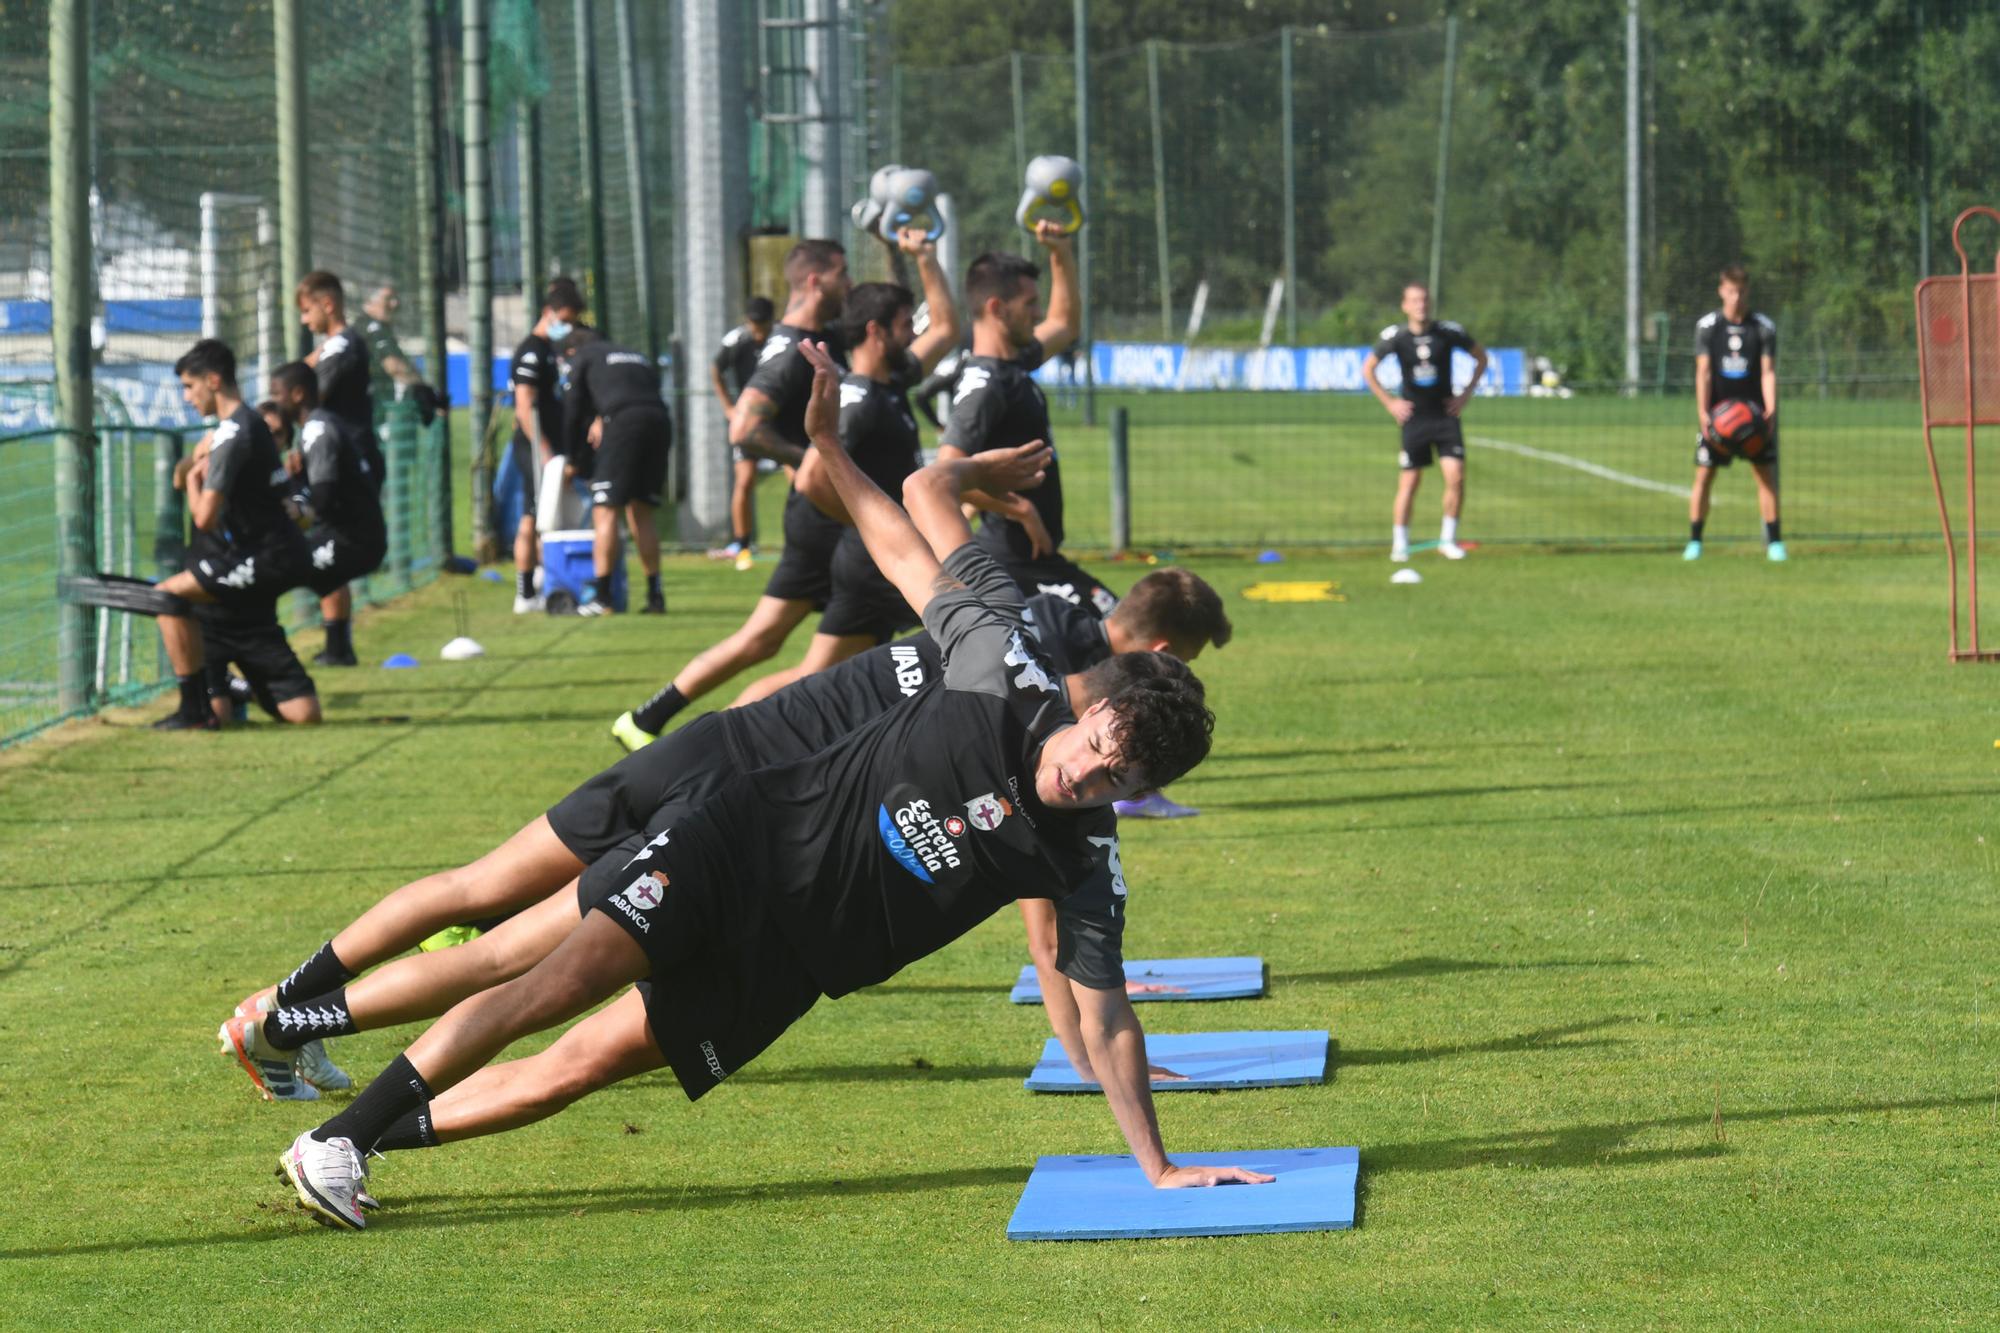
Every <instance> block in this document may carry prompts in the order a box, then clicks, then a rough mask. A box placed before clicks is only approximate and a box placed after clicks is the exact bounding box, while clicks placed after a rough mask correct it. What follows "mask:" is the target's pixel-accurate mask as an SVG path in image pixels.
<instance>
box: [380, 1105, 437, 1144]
mask: <svg viewBox="0 0 2000 1333" xmlns="http://www.w3.org/2000/svg"><path fill="white" fill-rule="evenodd" d="M437 1146H438V1136H437V1128H436V1126H434V1125H432V1124H431V1108H430V1105H429V1104H428V1103H426V1104H425V1105H423V1106H419V1107H418V1108H417V1109H416V1110H414V1111H409V1112H406V1113H404V1115H403V1116H402V1117H401V1118H400V1119H398V1120H397V1121H396V1123H395V1124H393V1125H391V1126H389V1127H388V1128H387V1129H385V1130H383V1131H382V1137H381V1138H379V1139H377V1140H375V1151H376V1152H395V1151H396V1150H397V1149H399V1148H435V1147H437Z"/></svg>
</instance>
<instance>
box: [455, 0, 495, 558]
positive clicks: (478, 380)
mask: <svg viewBox="0 0 2000 1333" xmlns="http://www.w3.org/2000/svg"><path fill="white" fill-rule="evenodd" d="M486 21H487V10H486V0H465V9H464V38H463V40H464V44H465V45H464V53H465V54H464V63H465V291H466V309H465V341H466V350H467V353H468V356H467V362H468V364H467V366H466V387H467V396H468V397H470V399H471V400H472V412H471V414H470V416H469V417H468V418H467V421H466V426H467V431H466V434H467V437H468V438H467V445H468V447H469V449H470V451H471V454H472V460H473V461H472V512H473V515H474V519H473V521H474V522H475V523H478V524H481V525H482V527H483V528H484V529H485V530H484V531H483V532H482V538H481V542H480V549H479V550H478V551H477V552H475V555H476V556H477V557H478V558H479V559H481V560H485V559H488V558H490V557H491V556H492V555H493V554H495V552H493V551H491V550H489V544H497V543H495V539H494V537H493V534H492V532H491V530H490V526H486V525H489V524H490V521H491V520H490V516H489V515H488V510H489V508H490V506H491V503H492V489H493V487H492V474H491V473H490V472H489V471H488V470H487V469H488V467H489V466H490V464H489V462H488V460H487V458H486V433H487V426H488V424H489V423H490V422H491V420H492V418H493V222H492V217H491V214H490V213H489V211H488V203H489V200H488V193H489V186H488V181H487V173H488V170H489V168H490V163H489V161H488V156H487V133H488V128H489V127H488V120H487V105H486V97H487V86H486Z"/></svg>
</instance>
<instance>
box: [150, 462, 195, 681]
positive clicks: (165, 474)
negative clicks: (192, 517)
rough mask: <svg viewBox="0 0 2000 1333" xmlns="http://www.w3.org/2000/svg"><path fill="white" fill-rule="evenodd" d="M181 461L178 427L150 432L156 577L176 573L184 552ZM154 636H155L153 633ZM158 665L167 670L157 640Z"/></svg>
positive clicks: (164, 653) (163, 646) (164, 651)
mask: <svg viewBox="0 0 2000 1333" xmlns="http://www.w3.org/2000/svg"><path fill="white" fill-rule="evenodd" d="M180 461H181V437H180V433H179V432H178V431H171V430H162V431H156V432H154V434H153V572H154V575H155V577H157V578H166V577H168V576H169V575H172V574H178V573H180V570H181V561H182V558H183V557H184V556H185V555H186V554H187V522H186V520H185V519H184V518H183V517H182V511H181V493H180V492H179V491H177V490H175V489H174V466H175V464H177V463H179V462H180ZM155 637H157V636H155ZM159 669H160V671H161V672H162V673H163V674H164V673H165V672H166V670H167V645H166V643H165V641H162V642H161V643H160V649H159Z"/></svg>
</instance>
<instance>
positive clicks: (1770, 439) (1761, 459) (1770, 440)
mask: <svg viewBox="0 0 2000 1333" xmlns="http://www.w3.org/2000/svg"><path fill="white" fill-rule="evenodd" d="M1718 406H1720V404H1718ZM1735 461H1736V455H1735V454H1733V453H1732V452H1730V449H1729V446H1728V445H1726V444H1724V443H1723V442H1722V441H1721V440H1719V439H1716V438H1714V437H1712V436H1709V435H1704V434H1702V433H1700V432H1699V431H1697V432H1696V433H1695V437H1694V465H1695V466H1696V467H1728V466H1729V465H1730V464H1731V463H1733V462H1735ZM1743 461H1744V462H1746V463H1751V464H1754V465H1755V466H1757V467H1776V466H1777V465H1778V423H1777V422H1775V421H1767V422H1765V423H1764V447H1763V448H1762V449H1760V450H1758V451H1757V453H1756V456H1755V457H1752V456H1750V455H1747V454H1746V455H1744V456H1743Z"/></svg>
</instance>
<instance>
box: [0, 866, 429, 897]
mask: <svg viewBox="0 0 2000 1333" xmlns="http://www.w3.org/2000/svg"><path fill="white" fill-rule="evenodd" d="M446 868H447V865H446V863H444V862H438V861H425V862H422V863H419V864H416V865H395V866H297V865H292V866H269V867H266V868H264V869H262V870H206V871H186V870H183V871H181V872H180V873H179V874H178V875H176V876H174V878H175V879H177V880H179V881H181V882H183V883H188V884H195V883H200V882H201V881H204V880H227V881H228V882H230V883H232V884H238V883H243V882H246V881H249V880H253V879H283V878H294V877H304V876H311V877H313V878H314V879H333V878H337V877H353V876H361V877H364V878H367V879H371V880H372V879H379V880H381V881H382V882H385V883H386V882H388V881H390V880H394V881H395V882H396V883H398V884H405V883H408V882H409V881H410V880H413V879H421V878H422V877H423V876H425V875H430V874H434V873H436V872H437V871H440V870H444V869H446ZM129 883H131V880H129V879H127V878H124V877H121V876H118V875H112V876H109V877H107V878H105V879H65V880H48V881H44V882H42V883H38V884H0V893H12V892H14V891H16V890H18V889H98V888H107V887H111V886H114V885H124V884H129Z"/></svg>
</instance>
